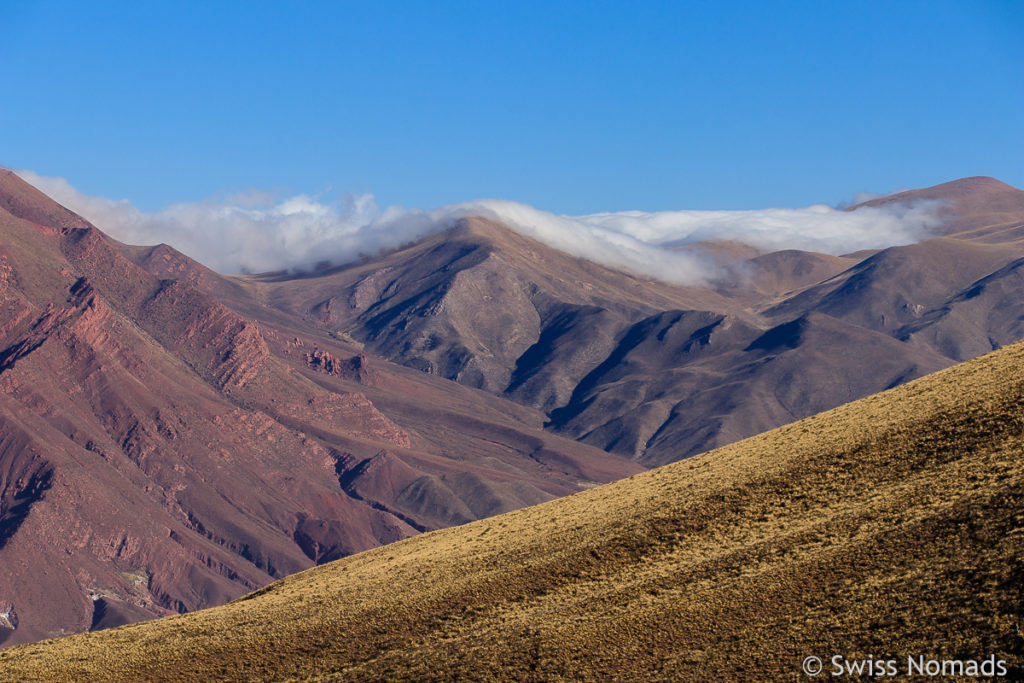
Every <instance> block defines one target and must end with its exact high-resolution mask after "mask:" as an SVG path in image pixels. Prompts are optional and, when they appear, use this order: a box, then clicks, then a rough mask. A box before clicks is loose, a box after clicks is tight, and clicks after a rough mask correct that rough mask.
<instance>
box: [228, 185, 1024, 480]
mask: <svg viewBox="0 0 1024 683" xmlns="http://www.w3.org/2000/svg"><path fill="white" fill-rule="evenodd" d="M1022 197H1024V192H1021V191H1020V190H1016V189H1014V188H1011V187H1009V186H1007V185H1004V184H1002V183H999V182H998V181H995V180H992V179H986V178H968V179H964V180H959V181H954V182H952V183H946V184H944V185H940V186H936V187H934V188H927V189H924V190H916V191H912V192H908V193H903V194H901V195H894V196H892V197H888V198H883V199H880V200H876V201H875V202H872V203H871V204H872V205H883V204H887V203H889V204H891V203H892V202H896V201H916V200H939V199H942V200H944V201H945V202H946V206H947V209H946V210H947V213H946V215H945V217H944V219H943V220H944V222H943V223H942V224H941V225H936V226H934V228H935V230H936V231H937V232H938V233H943V232H950V233H951V234H952V236H947V237H935V238H932V239H928V240H925V241H923V242H919V243H916V244H911V245H906V246H897V247H892V248H889V249H883V250H879V251H872V252H864V253H859V254H852V255H847V256H829V255H825V254H814V253H810V252H801V251H795V250H786V251H780V252H773V253H768V254H759V255H756V256H753V257H752V258H749V259H747V260H746V261H742V262H737V259H739V258H742V256H737V254H742V253H743V250H742V249H741V247H742V245H735V244H726V245H724V246H723V248H722V249H721V250H719V251H714V250H712V249H711V248H710V246H709V245H697V246H696V247H694V249H695V250H696V251H704V252H708V253H709V254H711V256H709V259H711V260H712V261H718V262H728V265H727V266H724V267H723V269H722V270H721V271H720V272H721V275H722V280H721V281H718V282H715V283H712V284H711V285H710V286H706V287H703V288H701V287H690V288H684V287H676V286H671V285H667V284H662V283H657V282H653V281H650V280H645V279H644V278H642V277H637V276H633V275H628V274H625V273H620V272H616V271H613V270H609V269H607V268H603V267H600V266H597V265H594V264H591V263H588V262H586V261H583V260H581V259H578V258H573V257H570V256H568V255H566V254H563V253H560V252H558V251H555V250H553V249H551V248H549V247H547V246H545V245H543V244H540V243H538V242H535V241H533V240H530V239H528V238H526V237H523V236H521V235H519V234H517V233H515V232H514V231H513V230H511V229H510V228H508V227H506V226H503V225H501V224H499V223H496V222H494V221H491V220H485V219H477V218H474V219H466V220H464V221H461V222H460V223H459V224H458V225H457V226H455V227H454V228H452V229H450V230H448V231H447V232H444V233H441V234H438V235H434V236H432V237H429V238H426V239H424V240H423V241H421V242H419V243H417V244H414V245H411V246H408V247H406V248H403V249H399V250H396V251H395V252H393V253H390V254H387V255H385V256H382V257H380V258H379V259H375V260H370V261H368V262H366V263H362V264H359V265H354V266H349V267H342V268H338V269H335V270H333V271H330V272H325V273H319V274H315V275H312V276H309V277H303V278H294V277H288V276H282V275H276V276H272V277H261V278H250V279H249V280H248V281H247V282H248V284H249V285H250V286H251V287H252V288H253V291H254V292H258V295H259V299H260V300H261V301H264V302H266V303H267V305H268V306H270V307H273V308H274V309H275V310H276V311H277V314H279V315H281V316H285V317H290V319H292V320H304V321H305V324H307V325H309V326H311V327H312V328H316V329H319V330H321V331H322V332H324V333H329V334H335V335H342V336H344V337H347V338H350V339H354V340H358V341H359V342H361V343H363V344H364V345H365V349H366V350H367V351H368V352H370V353H372V354H375V355H380V356H383V357H385V358H387V359H389V360H392V361H394V362H396V363H401V364H403V365H405V366H407V367H410V368H414V369H417V370H420V371H422V372H424V373H427V374H432V375H438V376H440V377H444V378H447V379H451V380H454V381H456V382H459V383H461V384H463V385H466V386H470V387H474V388H481V389H485V390H487V391H489V392H491V393H493V394H496V395H500V396H503V397H506V398H510V399H512V400H513V401H516V402H518V403H520V404H522V405H524V406H528V407H531V408H534V409H537V410H539V411H542V412H543V413H544V414H545V415H546V416H547V426H548V428H549V429H550V430H551V431H554V432H555V433H559V434H562V435H565V436H569V437H571V438H573V439H577V440H580V441H583V442H585V443H588V444H591V445H593V446H596V447H598V448H601V449H604V450H607V451H610V452H612V453H616V454H619V455H622V456H624V457H627V458H630V459H634V460H636V461H638V462H641V463H643V464H645V465H648V466H649V465H659V464H664V463H667V462H672V461H675V460H678V459H680V458H684V457H688V456H690V455H693V454H695V453H699V452H702V451H704V450H707V449H708V448H711V447H715V446H719V445H723V444H726V443H730V442H732V441H735V440H737V439H741V438H745V437H747V436H751V435H753V434H756V433H758V432H760V431H763V430H765V429H770V428H772V427H775V426H778V425H780V424H784V423H786V422H788V421H791V420H794V419H799V418H801V417H805V416H807V415H810V414H813V413H815V412H818V411H820V410H825V409H828V408H831V407H834V406H836V405H840V404H842V403H844V402H847V401H850V400H853V399H856V398H859V397H862V396H866V395H869V394H871V393H875V392H878V391H882V390H884V389H887V388H889V387H891V386H894V385H896V384H899V383H901V382H905V381H908V380H910V379H914V378H916V377H920V376H922V375H924V374H927V373H929V372H932V371H935V370H937V369H940V368H942V367H947V366H949V365H952V364H954V363H956V362H959V361H962V360H966V359H968V358H972V357H974V356H977V355H979V354H981V353H985V352H988V351H991V350H992V349H995V348H999V347H1000V346H1002V345H1005V344H1007V343H1010V342H1013V341H1016V340H1018V339H1020V338H1021V337H1022V336H1024V298H1021V297H1014V296H1013V292H1014V287H1015V284H1016V282H1017V278H1018V277H1019V275H1018V270H1017V269H1016V266H1015V264H1017V263H1018V261H1019V260H1020V259H1022V258H1024V243H1020V242H1018V241H1016V238H1015V237H1014V235H1013V234H1012V231H1011V232H1006V231H1003V232H999V231H995V232H986V233H984V237H983V238H982V237H980V235H981V233H980V232H977V231H978V230H982V228H984V227H985V226H990V227H991V226H992V224H991V223H989V221H999V223H998V225H1003V224H1006V223H1007V221H1009V222H1012V220H1013V219H1014V216H1016V219H1017V220H1021V221H1024V203H1022V201H1021V198H1022ZM965 230H968V232H966V233H965V232H964V231H965ZM982 232H984V230H982ZM1000 236H1001V237H1000ZM1004 238H1005V240H1006V241H1000V240H1003V239H1004ZM695 253H696V252H695ZM723 259H724V261H723ZM295 324H299V323H295Z"/></svg>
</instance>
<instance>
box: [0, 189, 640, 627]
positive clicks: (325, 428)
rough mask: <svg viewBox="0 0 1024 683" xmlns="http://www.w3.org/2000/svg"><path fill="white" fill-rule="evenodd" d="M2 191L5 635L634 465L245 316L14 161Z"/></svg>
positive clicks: (195, 271)
mask: <svg viewBox="0 0 1024 683" xmlns="http://www.w3.org/2000/svg"><path fill="white" fill-rule="evenodd" d="M0 207H2V208H0V387H2V392H0V564H2V566H3V567H4V572H2V573H0V614H3V615H4V616H3V619H2V620H0V641H6V642H7V643H17V642H27V641H31V640H36V639H39V638H43V637H48V636H53V635H58V634H61V633H68V632H75V631H81V630H86V629H89V628H91V627H92V628H100V627H107V626H111V625H115V624H117V623H123V622H125V621H132V620H135V619H138V618H140V617H142V616H146V615H149V616H152V615H159V614H167V613H169V612H176V611H185V610H192V609H196V608H200V607H204V606H209V605H214V604H221V603H223V602H225V601H227V600H230V599H231V598H234V597H237V596H239V595H241V594H243V593H245V592H247V591H250V590H252V589H254V588H257V587H259V586H261V585H264V584H266V583H268V582H269V581H271V580H272V579H274V578H277V577H281V576H284V575H286V574H289V573H292V572H295V571H298V570H300V569H304V568H307V567H309V566H312V565H313V564H314V563H316V562H323V561H327V560H331V559H336V558H338V557H342V556H344V555H348V554H351V553H353V552H358V551H360V550H364V549H366V548H370V547H374V546H377V545H380V544H382V543H387V542H390V541H394V540H398V539H401V538H405V537H407V536H411V535H413V534H416V533H419V532H420V531H423V530H426V529H434V528H438V527H441V526H446V525H450V524H457V523H462V522H466V521H471V520H475V519H479V518H480V517H483V516H486V515H492V514H496V513H500V512H505V511H507V510H510V509H514V508H517V507H521V506H523V505H529V504H534V503H537V502H540V501H543V500H548V499H551V498H553V497H556V496H561V495H565V494H568V493H572V492H574V491H577V490H580V488H584V487H588V486H592V485H593V484H594V483H597V482H602V481H610V480H613V479H617V478H619V477H622V476H626V475H628V474H632V473H634V472H636V471H639V470H640V469H641V468H640V467H639V466H637V465H635V464H632V463H629V462H626V461H623V460H621V459H618V458H616V457H614V456H610V455H607V454H605V453H604V452H602V451H600V450H597V449H594V448H590V447H587V446H584V445H582V444H577V443H574V442H572V441H567V440H565V439H561V438H559V437H557V436H553V435H550V434H546V433H544V432H543V431H542V429H541V427H542V416H541V415H539V414H537V413H535V412H534V411H531V410H529V409H525V408H519V407H517V406H515V405H513V404H509V403H508V402H507V401H503V400H501V399H497V398H495V397H492V396H490V395H488V394H483V393H481V392H477V391H473V390H470V389H464V388H462V387H459V386H458V385H451V383H447V382H445V383H443V384H444V385H445V386H442V383H441V382H438V381H437V380H436V379H432V378H430V377H427V376H425V375H422V374H420V373H416V372H413V371H408V370H403V369H402V368H397V367H393V366H389V365H388V364H387V363H385V362H383V361H379V360H377V359H373V358H370V357H367V356H365V355H362V354H361V353H360V352H359V349H358V348H357V347H355V346H353V345H351V344H345V343H343V342H341V341H338V340H336V339H334V340H332V339H331V338H330V337H327V336H319V337H318V336H313V337H311V336H309V335H307V334H304V333H301V332H298V333H297V332H295V331H293V330H290V329H289V330H282V329H281V328H276V327H274V326H273V322H272V321H271V322H270V323H266V322H262V321H257V320H255V319H253V318H252V317H246V316H244V315H240V314H239V313H237V312H235V311H234V310H232V309H231V308H228V307H226V306H225V305H223V304H222V303H221V302H220V300H218V298H217V297H216V296H215V295H218V294H219V295H220V297H221V298H222V299H224V300H225V301H229V302H230V301H231V300H232V299H231V297H232V296H234V297H235V299H236V300H245V301H249V299H247V298H246V297H248V296H249V293H248V290H247V289H246V288H245V287H244V286H243V285H241V284H238V283H235V282H232V281H230V280H225V279H224V278H221V277H220V276H219V275H216V274H215V273H211V272H209V271H206V270H205V269H203V268H202V267H201V266H198V264H194V263H193V262H191V261H190V260H189V259H187V258H186V257H183V256H182V255H180V254H177V253H176V252H173V250H170V249H169V248H167V247H160V248H157V249H151V250H140V249H136V248H128V247H124V246H123V245H119V244H117V243H115V242H113V241H112V240H110V239H109V238H107V237H106V236H105V235H103V234H102V233H101V232H99V231H98V230H97V229H96V228H94V227H92V226H91V225H89V224H88V223H87V222H85V221H83V220H82V219H80V218H78V217H76V216H74V215H73V214H70V213H69V212H67V211H66V210H64V209H62V208H61V207H59V206H58V205H56V204H54V203H53V202H52V201H50V200H49V199H47V198H46V197H44V196H43V195H41V194H40V193H38V192H36V191H35V190H34V189H32V188H31V187H29V186H28V185H26V184H25V183H23V182H22V181H21V180H20V179H18V178H17V177H16V176H14V175H13V174H11V173H8V172H4V173H2V174H0ZM126 255H131V256H134V257H135V258H136V259H137V260H139V261H140V262H141V263H142V265H143V266H147V267H148V268H150V269H151V270H154V271H158V272H157V274H158V275H160V276H166V275H173V276H176V277H177V279H159V278H158V277H156V276H154V275H152V274H150V273H149V272H147V270H145V269H144V268H143V267H140V266H139V265H136V263H135V262H133V260H132V259H130V258H128V257H127V256H126ZM160 269H163V270H162V271H160ZM200 288H202V289H203V290H205V291H201V289H200ZM270 317H272V316H270ZM447 385H451V386H447ZM380 406H387V408H386V411H385V410H382V409H381V407H380ZM386 413H397V414H400V415H401V420H400V421H396V420H394V419H392V418H391V417H389V416H388V414H386Z"/></svg>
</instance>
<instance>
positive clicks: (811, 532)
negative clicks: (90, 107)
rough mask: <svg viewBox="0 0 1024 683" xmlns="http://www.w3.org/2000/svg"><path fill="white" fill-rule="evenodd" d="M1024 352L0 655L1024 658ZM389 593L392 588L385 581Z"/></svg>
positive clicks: (744, 663) (142, 670)
mask: <svg viewBox="0 0 1024 683" xmlns="http://www.w3.org/2000/svg"><path fill="white" fill-rule="evenodd" d="M1022 368H1024V344H1016V345H1013V346H1010V347H1007V348H1005V349H1002V350H1000V351H997V352H994V353H991V354H989V355H986V356H984V357H982V358H979V359H976V360H973V361H969V362H967V363H964V364H962V365H959V366H957V367H954V368H950V369H947V370H944V371H942V372H938V373H935V374H933V375H929V376H928V377H925V378H923V379H920V380H917V381H915V382H912V383H909V384H906V385H904V386H901V387H898V388H896V389H893V390H890V391H887V392H885V393H882V394H878V395H874V396H871V397H869V398H866V399H862V400H860V401H857V402H854V403H851V404H848V405H845V406H842V407H840V408H837V409H834V410H831V411H829V412H826V413H822V414H820V415H816V416H814V417H811V418H808V419H805V420H802V421H800V422H796V423H793V424H791V425H788V426H785V427H782V428H779V429H776V430H774V431H771V432H768V433H765V434H762V435H759V436H756V437H754V438H751V439H747V440H745V441H742V442H739V443H736V444H733V445H730V446H727V447H725V448H722V449H719V450H717V451H712V452H709V453H706V454H704V455H702V456H698V457H695V458H691V459H689V460H686V461H684V462H680V463H675V464H672V465H668V466H666V467H663V468H660V469H657V470H654V471H651V472H645V473H642V474H638V475H635V476H633V477H630V478H629V479H626V480H623V481H619V482H615V483H612V484H608V485H606V486H602V487H599V488H597V489H594V490H591V491H586V492H583V493H580V494H576V495H574V496H570V497H567V498H563V499H560V500H557V501H551V502H548V503H544V504H542V505H538V506H535V507H531V508H527V509H523V510H518V511H515V512H511V513H508V514H505V515H502V516H499V517H494V518H491V519H487V520H483V521H479V522H475V523H472V524H468V525H465V526H461V527H457V528H452V529H445V530H442V531H437V532H434V533H431V534H425V535H421V536H418V537H415V538H411V539H407V540H405V541H401V542H398V543H395V544H392V545H389V546H386V547H383V548H377V549H374V550H370V551H367V552H364V553H361V554H359V555H357V556H354V557H349V558H346V559H344V560H341V561H338V562H336V563H332V564H328V565H325V566H321V567H318V568H316V569H313V570H310V571H307V572H303V573H301V574H298V575H295V576H291V577H288V578H287V579H284V580H283V581H280V582H278V583H275V584H273V585H272V586H269V587H267V588H266V589H264V590H261V591H259V592H257V593H254V594H252V595H250V596H248V597H246V598H244V599H242V600H238V601H235V602H233V603H231V604H230V605H227V606H224V607H220V608H217V609H212V610H205V611H201V612H197V613H194V614H189V615H184V616H180V617H173V618H169V619H161V620H158V621H152V622H148V623H145V624H138V625H132V626H127V627H123V628H120V629H115V630H112V631H105V632H102V633H95V634H86V635H81V636H74V637H71V638H66V639H60V640H54V641H49V642H46V643H37V644H34V645H30V646H23V647H18V648H12V649H9V650H6V651H3V652H0V670H3V671H4V672H5V673H7V674H8V675H10V676H13V677H16V678H18V679H19V680H44V679H45V680H81V679H90V680H137V679H140V678H145V679H149V680H177V679H183V678H192V679H203V680H247V679H257V678H258V679H266V680H279V679H292V678H301V679H316V680H361V681H364V680H396V679H415V680H450V679H453V678H457V679H463V680H467V679H488V680H547V679H577V678H580V679H616V680H622V679H628V680H694V681H698V680H700V681H703V680H713V679H716V680H721V679H729V680H777V679H789V678H793V677H799V676H801V675H803V674H802V673H801V672H800V667H801V663H802V661H803V659H804V657H806V656H808V655H817V656H819V657H821V658H822V659H823V660H824V661H825V666H826V667H829V668H828V669H827V670H828V671H829V672H831V671H832V669H831V668H830V667H831V666H832V664H831V657H832V656H833V655H843V656H845V657H846V658H847V659H850V660H856V659H867V658H869V657H871V658H876V659H877V658H881V659H883V660H885V659H893V660H894V661H895V662H896V666H898V667H899V671H900V672H904V671H905V670H906V666H907V664H906V661H907V657H908V656H915V657H916V656H923V657H924V658H925V660H930V659H935V660H956V659H959V660H977V661H983V660H986V659H988V658H989V657H990V656H994V657H995V659H996V660H1003V661H1004V663H1005V666H1006V676H1007V677H1008V678H1017V677H1019V676H1021V675H1022V674H1024V637H1022V635H1021V631H1020V625H1019V623H1018V622H1019V615H1020V613H1021V610H1022V609H1024V603H1022V594H1021V591H1020V585H1021V582H1022V581H1024V562H1022V560H1021V558H1022V557H1024V540H1022V539H1024V459H1022V457H1021V453H1022V451H1024V379H1022V377H1024V375H1022ZM396 587H401V589H400V590H396Z"/></svg>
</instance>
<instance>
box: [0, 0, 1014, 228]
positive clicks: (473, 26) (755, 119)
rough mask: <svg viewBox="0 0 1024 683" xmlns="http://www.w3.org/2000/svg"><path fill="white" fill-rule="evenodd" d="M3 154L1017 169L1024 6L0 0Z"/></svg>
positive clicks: (537, 166) (824, 170) (653, 190)
mask: <svg viewBox="0 0 1024 683" xmlns="http://www.w3.org/2000/svg"><path fill="white" fill-rule="evenodd" d="M0 66H2V73H3V79H2V81H0V164H3V165H5V166H8V167H11V168H15V169H31V170H33V171H36V172H38V173H41V174H44V175H54V176H63V177H64V178H67V179H68V180H69V181H70V182H71V183H72V184H73V185H74V186H75V187H76V188H78V189H79V190H81V191H82V192H84V193H87V194H92V195H99V196H104V197H111V198H127V199H129V200H131V201H132V202H133V203H134V204H135V205H136V206H138V207H140V208H142V209H145V210H155V209H158V208H161V207H163V206H166V205H168V204H170V203H174V202H180V201H197V200H201V199H203V198H207V197H211V196H224V195H226V194H231V193H234V192H238V191H246V190H250V189H261V190H277V191H281V192H285V193H308V194H319V195H320V196H326V195H332V194H335V195H340V194H341V193H344V192H349V191H351V192H356V193H364V192H370V193H373V194H374V195H375V196H376V199H377V202H378V203H379V204H380V205H382V206H386V205H391V204H400V205H403V206H407V207H410V206H418V207H424V208H428V207H435V206H440V205H443V204H449V203H453V202H460V201H466V200H471V199H477V198H484V197H496V198H504V199H511V200H516V201H520V202H525V203H528V204H531V205H533V206H536V207H539V208H542V209H544V210H547V211H552V212H556V213H570V214H580V213H590V212H598V211H614V210H627V209H642V210H647V211H659V210H669V209H750V208H762V207H769V206H806V205H809V204H813V203H818V202H826V203H834V202H839V201H841V200H843V199H847V198H850V197H852V196H853V194H854V193H856V192H857V191H860V190H870V191H886V190H892V189H897V188H902V187H920V186H926V185H932V184H936V183H939V182H944V181H947V180H952V179H954V178H958V177H962V176H968V175H992V176H995V177H998V178H1000V179H1001V180H1004V181H1006V182H1009V183H1010V184H1013V185H1016V186H1018V187H1022V186H1024V114H1022V112H1024V3H1019V2H985V1H979V0H974V1H964V2H943V1H930V2H912V1H910V2H896V1H887V2H873V1H859V2H777V3H771V2H713V3H711V2H709V3H686V2H672V3H661V2H648V3H640V4H639V5H638V4H637V3H626V2H618V3H614V2H562V3H557V4H555V3H539V2H538V3H511V2H510V3H490V2H372V3H370V2H366V3H362V2H361V3H352V2H330V3H326V2H325V3H316V2H305V3H283V2H282V3H259V2H202V3H200V2H166V3H164V2H145V3H110V2H102V1H96V2H90V3H71V2H68V3H63V2H43V1H40V2H16V1H14V0H0Z"/></svg>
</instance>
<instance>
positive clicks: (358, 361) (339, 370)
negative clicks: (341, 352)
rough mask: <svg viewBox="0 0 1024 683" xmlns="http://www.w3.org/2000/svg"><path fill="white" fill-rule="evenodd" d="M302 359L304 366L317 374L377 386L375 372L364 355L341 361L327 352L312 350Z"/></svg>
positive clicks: (376, 374) (367, 357)
mask: <svg viewBox="0 0 1024 683" xmlns="http://www.w3.org/2000/svg"><path fill="white" fill-rule="evenodd" d="M304 357H305V360H306V365H307V366H309V367H310V368H311V369H313V370H316V371H317V372H322V373H325V374H328V375H333V376H335V377H340V378H342V379H348V380H352V381H353V382H358V383H360V384H366V385H368V386H374V385H376V384H377V379H378V373H377V370H376V369H375V368H374V367H373V364H372V362H371V361H370V357H369V356H367V355H366V354H365V353H361V354H359V355H357V356H352V357H351V358H348V359H346V360H341V359H340V358H338V357H336V356H334V355H332V354H331V353H330V352H328V351H324V350H322V349H313V350H312V351H308V352H307V353H306V354H305V355H304Z"/></svg>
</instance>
